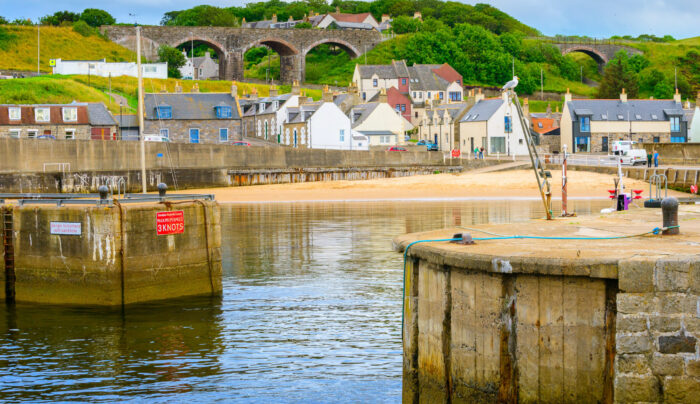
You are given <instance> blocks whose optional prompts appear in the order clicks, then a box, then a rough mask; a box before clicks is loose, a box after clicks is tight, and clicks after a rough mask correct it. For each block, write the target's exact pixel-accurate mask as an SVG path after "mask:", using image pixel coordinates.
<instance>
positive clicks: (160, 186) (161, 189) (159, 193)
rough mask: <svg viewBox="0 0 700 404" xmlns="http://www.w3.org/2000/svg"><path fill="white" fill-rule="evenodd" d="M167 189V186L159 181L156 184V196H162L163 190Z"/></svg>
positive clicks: (163, 195)
mask: <svg viewBox="0 0 700 404" xmlns="http://www.w3.org/2000/svg"><path fill="white" fill-rule="evenodd" d="M167 190H168V186H167V185H166V184H165V183H164V182H161V183H160V184H158V196H160V197H161V198H164V197H165V192H166V191H167Z"/></svg>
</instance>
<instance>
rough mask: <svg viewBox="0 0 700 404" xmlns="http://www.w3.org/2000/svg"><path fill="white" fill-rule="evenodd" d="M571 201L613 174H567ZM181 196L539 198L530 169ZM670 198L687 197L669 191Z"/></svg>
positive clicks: (605, 185) (599, 191) (606, 183)
mask: <svg viewBox="0 0 700 404" xmlns="http://www.w3.org/2000/svg"><path fill="white" fill-rule="evenodd" d="M552 175H553V178H551V179H550V184H551V186H552V198H553V199H559V198H560V197H561V172H560V171H552ZM568 175H569V184H568V195H569V198H599V199H605V198H607V197H608V192H607V190H608V189H613V187H614V184H613V178H614V177H613V176H611V175H608V174H598V173H592V172H586V171H570V172H569V174H568ZM625 186H626V188H627V189H628V190H629V189H641V190H643V191H644V192H643V193H642V195H643V196H644V197H645V198H646V197H647V196H648V194H649V184H648V183H646V182H642V181H636V180H629V179H625ZM180 193H207V194H215V195H216V200H218V201H219V202H295V201H362V200H376V201H380V200H479V199H538V198H540V194H539V192H538V189H537V183H536V182H535V176H534V173H533V172H532V170H512V171H499V172H467V173H462V174H434V175H418V176H412V177H402V178H384V179H375V180H366V181H328V182H308V183H297V184H276V185H254V186H245V187H227V188H207V189H194V190H193V189H189V190H184V191H180ZM669 195H675V196H687V195H686V194H683V193H680V192H675V191H670V190H669Z"/></svg>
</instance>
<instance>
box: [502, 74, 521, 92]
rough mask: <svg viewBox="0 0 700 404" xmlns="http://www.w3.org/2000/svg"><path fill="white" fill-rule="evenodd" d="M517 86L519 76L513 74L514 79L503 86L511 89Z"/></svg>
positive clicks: (505, 88)
mask: <svg viewBox="0 0 700 404" xmlns="http://www.w3.org/2000/svg"><path fill="white" fill-rule="evenodd" d="M517 86H518V76H513V80H511V81H509V82H507V83H506V85H504V86H503V89H504V90H510V89H512V88H515V87H517Z"/></svg>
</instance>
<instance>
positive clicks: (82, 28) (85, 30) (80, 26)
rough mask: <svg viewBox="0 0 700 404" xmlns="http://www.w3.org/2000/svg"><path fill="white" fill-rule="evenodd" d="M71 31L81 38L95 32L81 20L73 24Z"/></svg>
mask: <svg viewBox="0 0 700 404" xmlns="http://www.w3.org/2000/svg"><path fill="white" fill-rule="evenodd" d="M73 31H75V32H77V33H79V34H80V35H82V36H90V35H92V34H94V33H95V30H94V29H93V28H92V27H91V26H89V25H88V24H87V23H86V22H85V21H83V20H80V21H76V22H74V23H73Z"/></svg>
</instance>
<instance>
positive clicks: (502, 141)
mask: <svg viewBox="0 0 700 404" xmlns="http://www.w3.org/2000/svg"><path fill="white" fill-rule="evenodd" d="M505 152H506V138H505V137H503V136H496V137H492V138H491V153H493V154H496V153H505Z"/></svg>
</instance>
